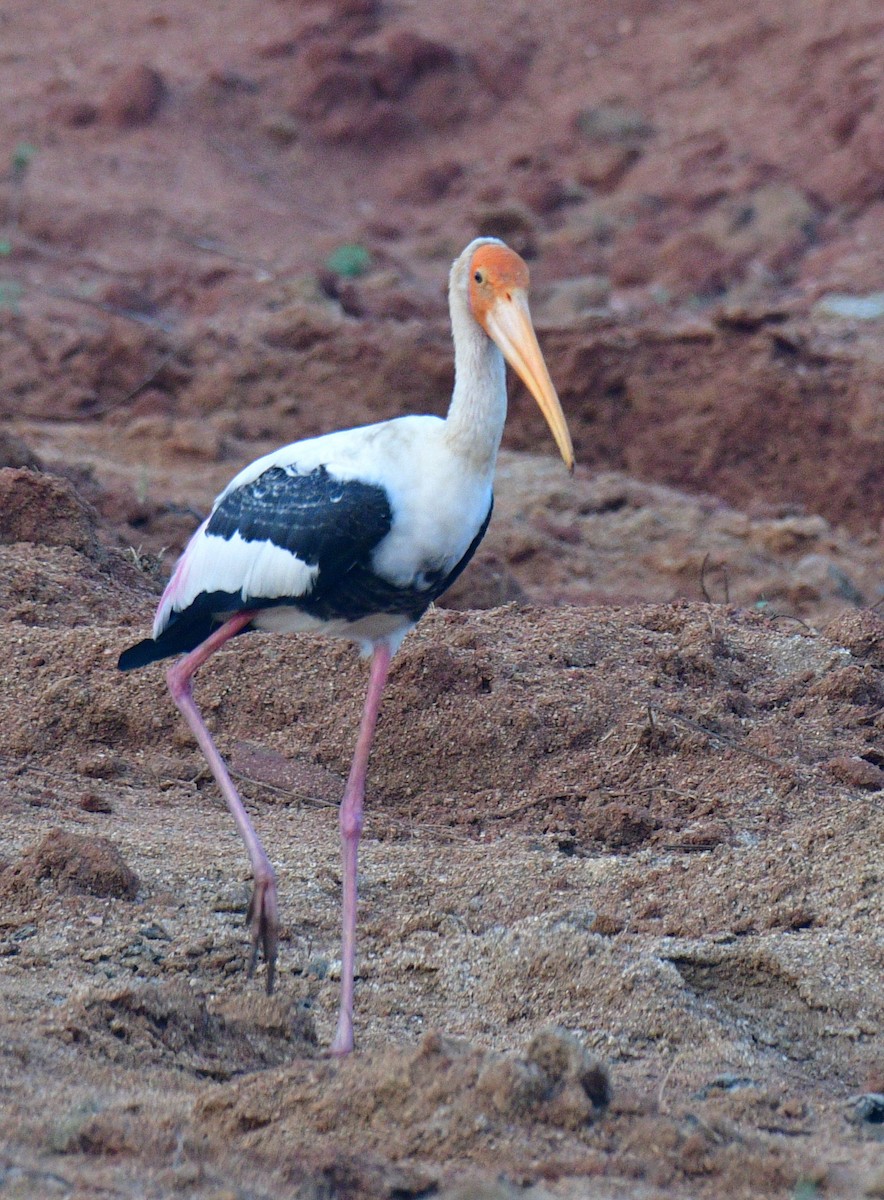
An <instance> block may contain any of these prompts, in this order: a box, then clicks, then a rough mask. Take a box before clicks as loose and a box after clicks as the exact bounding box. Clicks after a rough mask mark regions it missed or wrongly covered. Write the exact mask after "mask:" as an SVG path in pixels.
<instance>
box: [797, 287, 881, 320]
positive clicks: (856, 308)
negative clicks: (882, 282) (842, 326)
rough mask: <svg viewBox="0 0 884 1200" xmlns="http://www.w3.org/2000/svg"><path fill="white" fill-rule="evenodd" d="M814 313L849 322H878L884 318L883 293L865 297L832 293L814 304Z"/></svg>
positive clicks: (874, 293) (873, 293)
mask: <svg viewBox="0 0 884 1200" xmlns="http://www.w3.org/2000/svg"><path fill="white" fill-rule="evenodd" d="M814 312H815V313H818V314H819V315H821V316H824V317H844V318H845V319H847V320H851V321H880V320H881V318H882V317H884V292H872V293H870V294H869V295H867V296H842V295H839V294H838V293H835V292H833V293H831V294H830V295H828V296H822V297H821V298H820V299H819V300H818V301H817V302H816V304H815V305H814Z"/></svg>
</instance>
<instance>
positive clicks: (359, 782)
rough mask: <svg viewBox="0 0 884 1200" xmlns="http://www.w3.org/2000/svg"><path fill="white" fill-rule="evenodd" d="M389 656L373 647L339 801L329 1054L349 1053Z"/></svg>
mask: <svg viewBox="0 0 884 1200" xmlns="http://www.w3.org/2000/svg"><path fill="white" fill-rule="evenodd" d="M391 658H392V652H391V650H390V647H389V646H388V645H387V643H386V642H380V643H378V645H377V646H375V650H374V654H373V655H372V658H371V674H370V676H369V680H368V695H367V696H366V697H365V707H364V708H363V710H362V724H361V725H360V727H359V740H358V741H357V743H356V753H355V754H354V755H353V765H352V766H351V767H350V777H349V779H348V780H347V790H346V791H345V792H344V799H343V800H342V801H341V817H340V824H341V858H342V860H343V865H344V898H343V938H342V951H341V1008H340V1012H339V1014H338V1028H337V1032H336V1033H335V1040H334V1041H333V1042H332V1046H331V1052H332V1054H339V1055H340V1054H349V1053H350V1051H351V1050H352V1049H353V975H354V969H355V964H356V860H357V855H358V852H359V835H360V833H361V832H362V801H363V797H364V796H365V774H366V771H367V770H368V755H369V752H370V751H371V743H372V739H373V738H374V727H375V723H376V722H377V717H378V709H379V708H380V706H381V694H382V693H383V690H384V684H385V683H386V682H387V672H388V671H389V670H390V659H391Z"/></svg>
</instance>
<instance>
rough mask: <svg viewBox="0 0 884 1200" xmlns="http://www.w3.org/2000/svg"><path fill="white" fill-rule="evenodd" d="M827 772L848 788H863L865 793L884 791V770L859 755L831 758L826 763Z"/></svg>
mask: <svg viewBox="0 0 884 1200" xmlns="http://www.w3.org/2000/svg"><path fill="white" fill-rule="evenodd" d="M826 770H827V771H828V772H829V774H830V775H834V777H835V778H836V779H837V780H838V781H839V782H840V783H846V784H847V785H848V787H855V788H861V789H862V790H863V791H865V792H880V791H884V770H882V769H881V767H879V766H876V764H875V763H872V762H868V761H867V760H866V759H864V758H860V757H859V755H852V754H851V755H847V754H845V755H844V756H842V757H839V758H830V759H829V761H828V762H827V763H826Z"/></svg>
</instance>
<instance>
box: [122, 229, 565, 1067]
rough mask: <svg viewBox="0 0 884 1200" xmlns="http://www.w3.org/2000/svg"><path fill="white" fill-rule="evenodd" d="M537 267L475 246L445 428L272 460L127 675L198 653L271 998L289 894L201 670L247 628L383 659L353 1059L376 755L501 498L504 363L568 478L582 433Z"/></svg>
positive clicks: (324, 446)
mask: <svg viewBox="0 0 884 1200" xmlns="http://www.w3.org/2000/svg"><path fill="white" fill-rule="evenodd" d="M527 289H528V268H527V267H526V265H525V263H524V262H523V261H522V259H521V258H520V257H519V256H518V255H517V254H516V253H515V252H514V251H512V250H510V249H509V247H508V246H506V245H505V244H504V243H503V242H501V241H499V240H497V239H496V238H477V239H476V240H475V241H473V242H471V243H470V244H469V246H467V248H466V249H465V250H464V251H463V253H462V254H461V255H460V256H459V257H458V258H457V259H456V261H455V262H454V264H453V266H452V269H451V276H450V280H449V307H450V310H451V328H452V334H453V338H454V361H455V379H454V392H453V395H452V398H451V405H450V407H449V409H448V415H447V417H446V418H445V419H442V418H440V417H435V416H407V417H399V418H397V419H395V420H391V421H383V422H381V423H379V424H376V425H367V426H363V427H362V428H358V429H346V430H342V431H340V432H337V433H331V434H327V435H325V436H324V437H316V438H308V439H306V440H304V441H301V442H295V443H294V444H293V445H290V446H285V447H284V448H283V449H281V450H276V451H274V452H273V453H272V454H267V455H265V456H264V457H263V458H259V459H258V460H257V461H256V462H254V463H252V464H251V466H248V467H246V468H245V469H244V470H243V471H241V472H240V473H239V474H238V475H237V476H236V478H235V479H233V480H232V481H231V483H230V484H229V485H228V486H227V487H226V488H225V490H224V491H223V492H222V493H221V495H220V496H219V497H218V498H217V500H216V501H215V504H214V506H213V508H212V511H211V514H210V515H209V517H208V518H207V519H206V520H205V521H204V522H203V523H202V525H200V527H199V528H198V529H197V531H196V533H194V535H193V537H192V538H191V540H190V542H189V544H188V546H187V548H186V549H185V551H184V553H183V554H182V555H181V558H180V559H179V560H178V563H177V565H176V567H175V570H174V572H173V574H172V577H171V579H170V580H169V583H168V585H167V587H166V590H165V591H164V592H163V596H162V599H161V600H160V604H159V608H158V609H157V613H156V618H155V620H154V625H153V636H152V637H150V638H146V639H145V640H144V641H141V642H139V643H138V644H137V645H135V646H132V647H130V648H129V649H128V650H126V651H124V653H123V654H122V655H121V656H120V660H119V667H120V669H121V670H123V671H128V670H131V669H133V668H135V667H143V666H145V665H146V664H148V663H151V662H154V661H156V660H158V659H161V658H166V657H168V656H170V655H183V657H181V658H180V659H179V660H178V661H177V662H176V663H175V664H174V665H173V666H172V667H170V669H169V671H168V673H167V675H166V678H167V681H168V684H169V689H170V691H171V693H172V698H173V699H174V701H175V703H176V705H177V706H178V708H179V710H180V711H181V714H182V716H183V717H184V719H185V720H186V721H187V723H188V725H189V726H190V729H191V730H192V732H193V735H194V737H195V738H196V740H197V742H198V743H199V746H200V748H201V749H202V751H203V753H204V754H205V756H206V759H207V760H208V764H209V766H210V767H211V770H212V773H213V775H214V776H215V779H216V780H217V783H218V786H219V787H220V789H221V792H222V793H223V796H224V799H225V800H226V802H227V806H228V808H229V809H230V812H231V814H232V816H233V819H234V821H235V822H236V825H237V828H238V829H239V832H240V835H241V836H242V839H243V841H244V842H245V845H246V849H247V851H248V854H249V859H250V861H251V865H252V871H253V874H254V890H253V893H252V898H251V903H250V905H249V910H248V917H247V921H248V923H249V925H250V927H251V935H252V953H251V959H250V964H249V975H251V974H252V973H253V972H254V969H255V965H256V962H257V959H258V956H259V953H260V952H261V951H262V950H263V953H264V958H265V960H266V963H267V990H268V991H270V990H271V989H272V987H273V980H274V973H275V965H276V954H277V942H278V930H279V914H278V906H277V894H276V882H275V878H274V874H273V868H272V867H271V865H270V860H269V859H268V857H267V855H266V853H265V852H264V848H263V846H262V845H261V842H260V840H259V839H258V836H257V834H256V833H255V830H254V829H253V827H252V823H251V821H250V820H249V817H248V815H247V813H246V810H245V807H244V806H243V803H242V801H241V799H240V797H239V795H238V794H237V791H236V788H235V787H234V785H233V782H232V780H231V778H230V775H229V774H228V771H227V768H226V767H225V765H224V761H223V759H222V757H221V755H220V754H219V752H218V750H217V748H216V746H215V743H214V742H213V740H212V737H211V735H210V734H209V731H208V729H207V728H206V725H205V722H204V721H203V719H202V716H201V715H200V712H199V709H198V708H197V706H196V704H195V702H194V699H193V694H192V684H193V676H194V673H195V672H196V670H197V669H198V668H199V667H200V666H202V664H203V663H204V662H205V661H206V660H207V659H208V658H210V657H211V655H212V654H214V653H215V651H216V650H218V649H220V647H221V646H223V645H224V643H225V642H227V641H229V639H230V638H232V637H234V636H235V635H236V634H240V633H244V632H246V631H247V630H252V629H264V630H272V631H275V632H290V631H304V630H309V631H311V632H320V633H325V634H329V635H330V636H332V637H342V638H349V639H351V640H353V641H355V642H357V643H358V644H359V645H360V646H361V647H362V650H363V653H365V654H371V669H370V673H369V682H368V693H367V696H366V700H365V706H364V710H363V714H362V722H361V725H360V730H359V736H358V740H357V743H356V752H355V755H354V758H353V764H352V767H351V769H350V775H349V779H348V781H347V786H346V790H345V792H344V797H343V800H342V801H341V808H340V833H341V849H342V858H343V905H342V906H343V914H342V916H343V935H342V964H341V998H340V1012H339V1016H338V1024H337V1031H336V1033H335V1038H334V1041H333V1043H332V1046H331V1052H332V1054H338V1055H341V1054H347V1053H348V1052H349V1051H350V1050H352V1048H353V974H354V962H355V948H356V886H357V885H356V869H357V867H356V864H357V850H358V845H359V835H360V832H361V829H362V804H363V795H364V790H365V776H366V769H367V766H368V756H369V750H370V748H371V743H372V738H373V735H374V728H375V722H376V719H377V714H378V708H379V705H380V700H381V693H382V691H383V688H384V684H385V681H386V678H387V672H388V670H389V667H390V660H391V658H392V656H393V655H394V654H395V652H396V650H397V649H398V647H399V645H400V643H401V642H402V639H403V638H404V637H405V635H406V633H408V631H409V630H410V629H411V628H412V627H413V626H414V625H415V624H416V623H417V621H419V620H420V618H421V617H422V616H423V614H424V613H425V612H426V611H427V609H428V608H429V607H430V605H431V604H432V603H433V601H434V600H435V599H436V598H437V597H438V596H440V595H441V594H442V593H443V592H444V591H445V590H446V588H448V587H449V586H450V585H451V584H452V583H453V582H454V580H455V579H456V578H457V577H458V575H460V573H461V571H463V569H464V567H465V566H466V565H467V563H468V562H469V561H470V559H471V558H472V557H473V554H474V553H475V551H476V547H477V546H478V545H479V543H480V541H481V540H482V537H483V535H484V533H485V530H486V529H487V528H488V522H489V520H490V519H491V508H492V503H493V497H492V484H493V478H494V467H495V461H496V458H497V451H498V447H499V445H500V439H501V435H502V433H503V425H504V420H505V417H506V402H507V400H506V378H505V367H504V359H506V361H507V362H509V364H510V365H511V366H512V367H513V369H514V370H515V372H516V374H517V375H519V376H520V378H521V379H522V380H523V381H524V383H525V384H526V386H527V387H528V389H529V390H530V391H531V393H532V395H533V396H534V398H535V400H536V401H537V403H538V405H539V406H540V409H541V411H542V413H543V415H544V416H545V418H546V420H547V423H548V424H549V427H550V430H551V431H552V434H553V437H554V438H555V441H556V444H557V446H558V448H559V451H560V453H561V455H562V458H563V459H564V460H565V463H566V464H567V466H568V469H569V470H573V467H574V451H573V447H572V445H571V438H570V435H569V433H568V426H567V423H566V421H565V417H564V414H563V412H562V409H561V405H560V404H559V400H558V397H557V395H556V392H555V388H554V387H553V384H552V381H551V379H550V377H549V372H548V371H547V368H546V364H545V363H544V360H543V355H542V354H541V351H540V347H539V345H538V344H537V338H536V336H535V333H534V328H533V325H532V323H531V316H530V313H529V310H528V300H527Z"/></svg>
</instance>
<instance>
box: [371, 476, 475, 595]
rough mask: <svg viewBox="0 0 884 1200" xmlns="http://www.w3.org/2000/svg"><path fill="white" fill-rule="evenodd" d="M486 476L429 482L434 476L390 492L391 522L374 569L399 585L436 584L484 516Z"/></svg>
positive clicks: (465, 547)
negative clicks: (472, 480)
mask: <svg viewBox="0 0 884 1200" xmlns="http://www.w3.org/2000/svg"><path fill="white" fill-rule="evenodd" d="M491 500H492V495H491V486H490V481H487V482H486V481H480V482H478V483H477V484H474V485H472V486H470V483H469V481H466V482H465V481H463V480H461V481H460V486H451V484H450V482H449V481H446V486H436V487H433V486H432V479H431V478H428V479H426V480H422V481H418V485H417V486H415V487H413V488H412V489H409V490H407V491H403V492H402V493H400V494H398V495H397V494H395V493H394V495H393V496H392V508H393V525H392V528H391V530H390V533H389V534H388V536H387V537H386V538H385V539H384V541H383V542H382V543H381V545H380V546H379V547H378V549H377V552H376V555H375V569H376V570H378V571H379V572H380V573H381V574H383V575H385V576H386V577H387V578H389V579H391V580H393V581H395V582H396V583H397V584H400V585H402V586H413V587H417V588H420V589H423V588H425V587H434V585H435V584H436V583H437V582H438V581H439V580H441V579H443V578H444V577H445V576H447V575H448V574H449V573H450V572H451V571H452V570H453V569H454V568H455V567H456V566H457V564H458V563H459V562H460V561H461V559H462V558H463V557H464V555H465V554H466V553H467V551H468V550H469V548H470V546H471V545H472V544H473V542H474V541H475V539H476V537H477V535H478V534H479V532H480V530H481V529H482V527H483V525H484V524H485V522H486V521H487V518H488V511H489V508H490V507H491Z"/></svg>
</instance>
